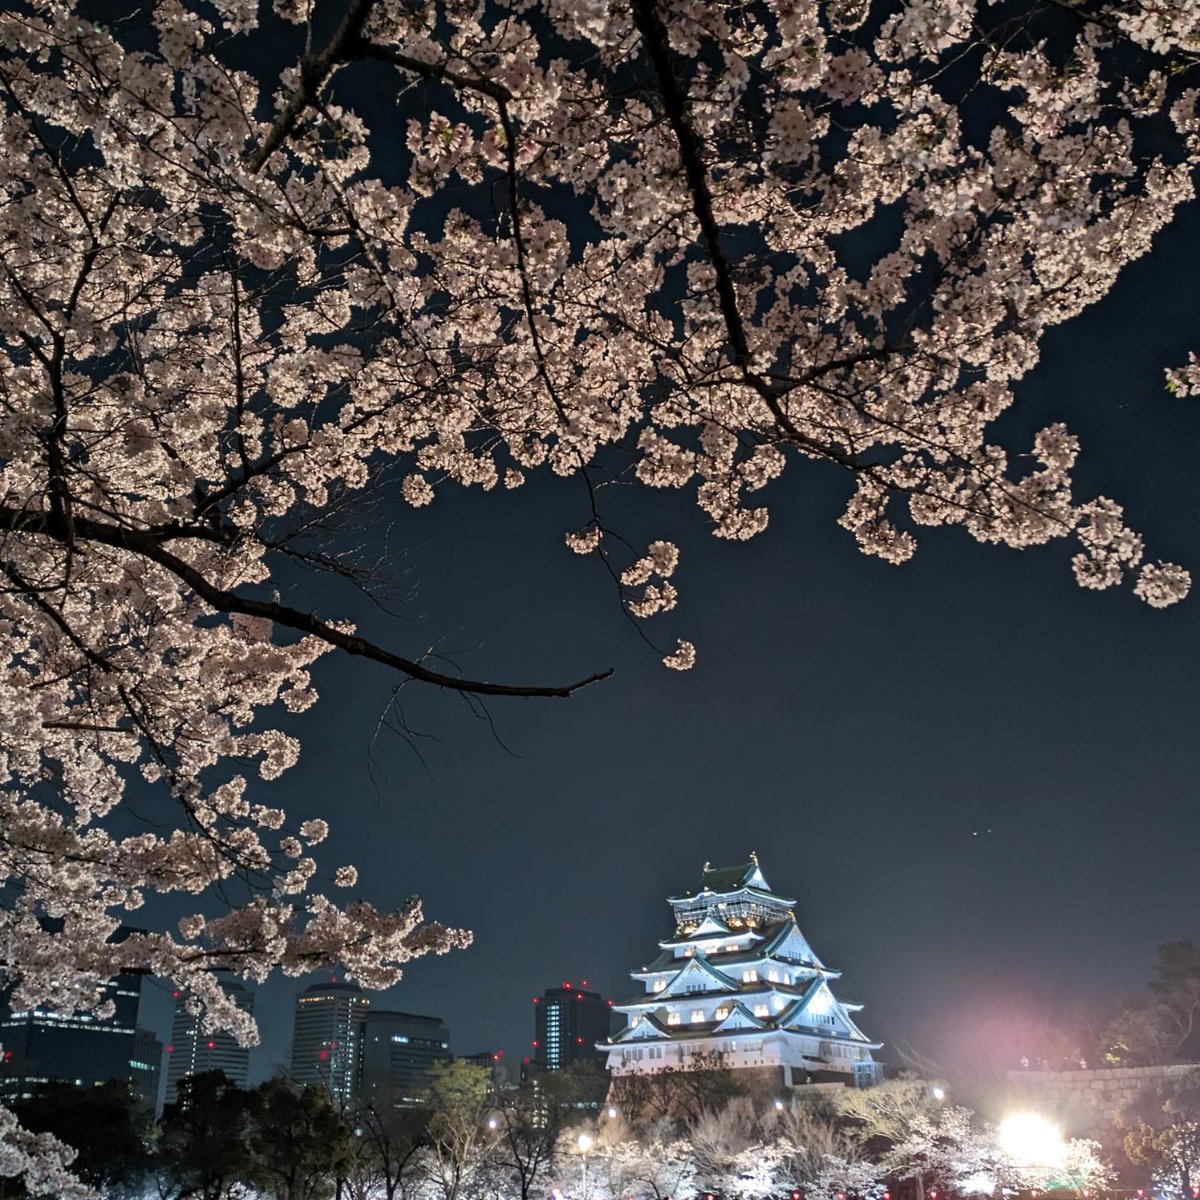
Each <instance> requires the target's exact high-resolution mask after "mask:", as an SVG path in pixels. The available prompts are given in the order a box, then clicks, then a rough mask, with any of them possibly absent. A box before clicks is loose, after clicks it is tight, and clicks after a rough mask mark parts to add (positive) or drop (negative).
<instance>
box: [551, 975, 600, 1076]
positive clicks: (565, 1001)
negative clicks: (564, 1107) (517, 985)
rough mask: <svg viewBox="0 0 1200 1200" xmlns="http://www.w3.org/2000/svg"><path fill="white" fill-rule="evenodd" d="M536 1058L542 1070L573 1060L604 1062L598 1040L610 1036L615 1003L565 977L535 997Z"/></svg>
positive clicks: (568, 1064)
mask: <svg viewBox="0 0 1200 1200" xmlns="http://www.w3.org/2000/svg"><path fill="white" fill-rule="evenodd" d="M533 1002H534V1004H535V1005H536V1008H535V1010H534V1022H533V1024H534V1035H535V1036H534V1040H533V1049H534V1053H533V1058H534V1062H535V1063H536V1064H537V1067H538V1069H539V1070H543V1071H561V1070H562V1069H563V1068H564V1067H567V1066H570V1064H571V1063H574V1062H586V1063H592V1064H594V1065H597V1066H602V1065H603V1063H604V1060H605V1057H606V1056H605V1055H604V1054H603V1053H602V1052H598V1051H597V1046H596V1044H597V1042H601V1041H605V1040H607V1038H608V1034H609V1030H610V1029H611V1027H612V1012H611V1009H612V1006H611V1003H610V1001H608V1000H605V999H604V997H603V996H601V995H600V993H599V992H596V991H590V990H589V989H588V981H587V980H586V979H584V980H583V981H582V982H581V983H580V984H579V985H578V986H576V985H575V984H572V983H571V982H570V981H569V980H563V982H562V985H561V986H559V987H551V988H547V989H546V990H545V991H544V992H543V993H542V994H541V995H540V996H536V997H534V1001H533Z"/></svg>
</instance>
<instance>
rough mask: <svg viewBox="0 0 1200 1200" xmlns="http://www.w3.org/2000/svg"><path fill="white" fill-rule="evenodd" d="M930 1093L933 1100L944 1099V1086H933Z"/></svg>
mask: <svg viewBox="0 0 1200 1200" xmlns="http://www.w3.org/2000/svg"><path fill="white" fill-rule="evenodd" d="M930 1095H932V1096H933V1098H934V1099H935V1100H945V1098H946V1089H945V1088H944V1087H935V1088H934V1089H933V1091H932V1092H931V1093H930Z"/></svg>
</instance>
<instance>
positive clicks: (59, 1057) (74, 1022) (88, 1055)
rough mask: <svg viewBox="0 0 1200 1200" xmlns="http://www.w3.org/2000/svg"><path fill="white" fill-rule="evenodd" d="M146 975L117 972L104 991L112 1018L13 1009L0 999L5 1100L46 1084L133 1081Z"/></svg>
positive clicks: (0, 1074) (0, 1081)
mask: <svg viewBox="0 0 1200 1200" xmlns="http://www.w3.org/2000/svg"><path fill="white" fill-rule="evenodd" d="M140 1000H141V977H140V976H139V975H136V974H132V973H126V974H121V975H118V976H117V977H116V978H115V979H113V980H112V981H111V982H110V983H109V984H108V985H107V986H106V987H105V989H104V992H103V994H102V996H101V1001H102V1002H107V1001H112V1003H113V1006H114V1012H113V1015H112V1016H111V1017H107V1018H101V1017H98V1016H96V1014H95V1013H89V1012H81V1013H60V1012H55V1011H54V1010H53V1009H49V1008H32V1009H19V1010H18V1009H13V1008H12V1007H11V1005H10V1004H8V1003H7V1002H3V1003H0V1102H4V1103H12V1102H14V1101H18V1100H23V1099H26V1098H27V1097H29V1096H30V1095H31V1094H32V1093H33V1090H34V1089H35V1088H36V1087H37V1086H38V1085H39V1084H43V1083H50V1082H52V1081H53V1082H64V1083H75V1084H78V1085H79V1086H80V1087H91V1086H92V1085H93V1084H97V1083H104V1082H105V1081H107V1080H110V1079H128V1080H132V1079H133V1074H134V1067H133V1066H132V1063H133V1060H134V1058H135V1038H136V1030H137V1024H138V1007H139V1004H140Z"/></svg>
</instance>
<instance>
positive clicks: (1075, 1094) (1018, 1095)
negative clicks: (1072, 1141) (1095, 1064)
mask: <svg viewBox="0 0 1200 1200" xmlns="http://www.w3.org/2000/svg"><path fill="white" fill-rule="evenodd" d="M1197 1070H1200V1064H1197V1063H1172V1064H1171V1065H1170V1066H1165V1067H1112V1068H1108V1069H1104V1070H1098V1071H1009V1072H1008V1089H1007V1090H1008V1098H1009V1106H1010V1107H1012V1106H1016V1105H1021V1104H1024V1105H1027V1106H1028V1107H1029V1108H1031V1109H1035V1110H1036V1111H1038V1112H1040V1113H1044V1114H1045V1115H1046V1116H1048V1117H1052V1118H1053V1119H1054V1120H1056V1121H1058V1122H1059V1123H1060V1124H1061V1125H1062V1128H1063V1132H1064V1133H1065V1134H1066V1135H1067V1136H1068V1137H1092V1138H1100V1139H1101V1140H1103V1139H1104V1138H1105V1137H1106V1136H1108V1135H1109V1134H1110V1131H1111V1129H1112V1122H1113V1117H1114V1116H1115V1115H1116V1114H1117V1113H1118V1112H1119V1111H1120V1110H1121V1109H1122V1108H1124V1107H1125V1105H1126V1104H1128V1103H1129V1102H1130V1101H1131V1100H1132V1099H1133V1098H1134V1097H1135V1096H1136V1095H1137V1094H1138V1092H1140V1091H1141V1090H1142V1089H1143V1088H1144V1087H1146V1086H1147V1085H1154V1084H1157V1083H1160V1082H1162V1081H1164V1080H1167V1079H1171V1078H1173V1077H1175V1076H1178V1075H1186V1074H1187V1073H1188V1072H1189V1071H1197Z"/></svg>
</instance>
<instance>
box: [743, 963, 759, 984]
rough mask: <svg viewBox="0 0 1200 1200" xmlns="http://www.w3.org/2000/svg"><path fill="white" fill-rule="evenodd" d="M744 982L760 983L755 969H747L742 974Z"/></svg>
mask: <svg viewBox="0 0 1200 1200" xmlns="http://www.w3.org/2000/svg"><path fill="white" fill-rule="evenodd" d="M742 982H743V983H757V982H758V972H757V971H756V970H755V969H754V968H753V967H747V968H746V969H745V970H744V971H743V972H742Z"/></svg>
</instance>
